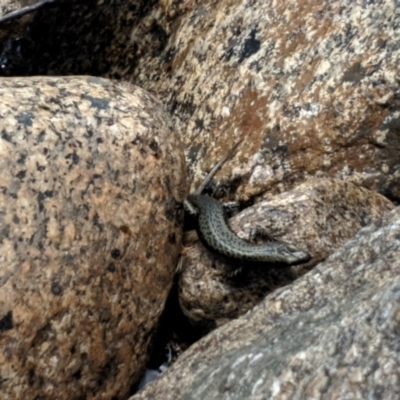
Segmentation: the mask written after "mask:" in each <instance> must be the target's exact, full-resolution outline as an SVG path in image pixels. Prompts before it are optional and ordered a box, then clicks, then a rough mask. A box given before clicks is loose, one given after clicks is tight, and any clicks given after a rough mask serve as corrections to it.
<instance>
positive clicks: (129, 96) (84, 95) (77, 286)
mask: <svg viewBox="0 0 400 400" xmlns="http://www.w3.org/2000/svg"><path fill="white" fill-rule="evenodd" d="M0 115H1V124H2V125H1V132H0V153H1V154H0V155H1V156H0V170H1V176H0V227H1V235H0V237H1V241H0V393H1V396H0V397H1V398H2V399H10V400H14V399H15V400H19V399H22V398H23V399H28V400H29V399H39V398H40V399H46V400H50V399H57V400H63V399H68V400H70V399H78V398H91V399H100V398H101V399H125V398H126V396H128V395H129V390H130V386H131V385H132V384H133V382H134V381H135V380H136V379H137V378H138V376H139V374H140V372H141V370H142V369H143V367H144V364H145V362H146V348H147V345H148V343H149V340H150V338H151V334H152V331H153V329H154V326H155V324H156V323H157V321H158V318H159V316H160V314H161V312H162V310H163V307H164V303H165V301H166V297H167V295H168V291H169V289H170V287H171V284H172V280H173V276H174V272H175V265H176V261H177V256H178V254H179V251H180V248H179V243H180V241H181V230H182V227H181V223H180V222H181V221H179V219H180V217H179V214H180V213H179V212H178V213H177V211H179V208H178V209H177V208H176V205H177V202H181V201H182V200H183V199H184V197H185V196H186V193H185V189H186V186H185V164H184V159H183V151H182V150H181V144H180V141H179V138H178V136H177V135H176V133H174V130H173V129H171V126H170V125H169V119H168V116H167V115H166V114H165V113H164V112H163V111H162V107H161V106H160V104H159V103H158V102H157V101H156V100H155V99H154V98H153V97H152V96H151V95H150V94H148V93H147V92H145V91H143V90H142V89H139V88H137V87H135V86H133V85H130V84H127V83H116V82H110V81H108V80H105V79H101V78H90V77H69V78H68V77H66V78H46V77H36V78H2V79H1V80H0Z"/></svg>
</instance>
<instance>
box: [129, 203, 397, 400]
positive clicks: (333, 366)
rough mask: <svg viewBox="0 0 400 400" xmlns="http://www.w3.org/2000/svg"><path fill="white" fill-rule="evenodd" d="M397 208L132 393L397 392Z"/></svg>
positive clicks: (271, 395) (289, 395)
mask: <svg viewBox="0 0 400 400" xmlns="http://www.w3.org/2000/svg"><path fill="white" fill-rule="evenodd" d="M399 232H400V208H396V209H394V210H393V211H391V212H389V213H387V214H385V216H384V217H383V218H382V219H379V220H377V221H376V222H374V223H372V224H371V225H369V226H367V227H365V228H363V229H362V230H361V231H360V232H359V233H358V234H357V235H356V236H355V237H354V238H353V239H352V240H350V241H349V242H347V243H346V244H345V245H344V246H342V247H341V248H340V249H339V250H338V251H337V252H335V253H334V254H332V255H331V256H330V257H329V258H328V259H327V260H326V261H325V262H323V263H321V264H319V265H318V266H317V267H315V268H314V269H313V270H312V271H310V272H309V273H307V274H306V275H304V276H303V277H301V278H300V279H298V280H297V281H296V282H294V283H293V284H291V285H289V286H286V287H284V288H281V289H278V290H276V291H275V292H274V293H272V294H271V295H269V296H267V297H266V298H265V300H264V301H263V302H262V303H261V304H260V305H258V306H256V307H255V308H254V309H253V310H251V311H250V312H248V313H247V314H246V315H244V316H242V317H240V318H238V319H236V320H234V321H231V322H229V323H227V324H225V325H224V326H222V327H221V328H219V329H217V330H215V331H214V332H212V333H210V334H209V335H207V336H206V337H204V338H203V339H201V340H200V341H199V342H197V343H195V344H194V345H193V346H191V347H190V348H189V349H188V350H187V351H186V352H185V353H184V354H183V355H182V356H181V357H180V358H179V359H178V360H177V362H176V363H175V364H174V365H173V366H172V367H171V368H170V369H169V370H167V371H166V372H165V374H164V375H163V376H161V377H160V379H158V380H157V381H155V382H152V383H150V384H149V385H148V386H147V387H146V388H145V389H144V390H143V392H140V393H138V394H137V395H135V396H133V397H131V398H130V400H139V399H142V400H145V399H158V398H162V399H164V400H172V399H173V400H179V399H193V400H194V399H199V398H201V399H215V400H217V399H218V400H221V399H232V400H236V399H237V400H242V399H249V400H260V399H299V398H306V399H321V398H323V399H328V400H333V399H345V398H346V399H350V398H351V399H357V400H358V399H359V400H363V399H368V398H371V399H375V398H380V399H390V400H392V399H393V400H394V399H398V398H399V396H400V386H399V380H400V369H399V364H400V352H399V347H400V342H399V340H400V339H399V324H400V318H399V316H400V240H399Z"/></svg>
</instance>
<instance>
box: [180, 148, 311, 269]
mask: <svg viewBox="0 0 400 400" xmlns="http://www.w3.org/2000/svg"><path fill="white" fill-rule="evenodd" d="M240 143H241V141H240V142H238V143H237V144H236V145H235V146H234V147H233V148H232V149H231V151H230V152H229V153H228V154H227V155H226V156H225V157H224V158H223V159H222V160H221V161H219V162H218V163H217V164H216V165H215V167H214V168H213V169H212V170H211V172H210V173H209V174H208V175H207V177H206V178H205V179H204V181H203V182H202V184H201V185H200V186H199V187H198V188H197V190H196V191H195V192H194V193H193V194H192V195H190V196H189V197H188V199H187V200H186V202H185V204H186V207H187V208H188V210H189V211H190V212H191V213H193V214H195V215H196V230H197V234H198V236H199V239H200V240H201V242H202V243H203V245H204V246H205V247H206V248H207V249H208V250H210V251H211V252H213V253H217V254H219V255H222V256H224V257H225V258H228V259H233V260H238V261H248V262H260V263H285V264H295V263H299V262H302V261H307V260H308V259H309V258H310V256H309V255H308V254H307V253H306V252H304V251H302V250H299V249H298V248H297V247H296V246H294V245H291V244H289V243H285V242H280V241H269V242H267V243H264V244H255V243H251V242H248V241H246V240H243V239H241V238H239V237H238V236H237V235H235V234H234V233H233V232H232V231H231V229H230V228H229V226H228V224H227V220H226V216H225V213H224V210H223V208H222V205H221V204H220V203H219V202H218V201H217V200H216V199H214V198H212V197H210V196H206V195H202V194H201V193H202V191H203V190H204V188H205V186H206V185H207V184H208V183H209V182H210V180H211V179H212V178H213V176H214V175H215V174H216V172H217V171H218V170H219V169H220V168H221V166H222V165H223V164H224V163H225V161H226V160H227V159H228V158H229V157H231V156H232V154H233V153H234V151H235V150H236V148H237V147H238V145H239V144H240Z"/></svg>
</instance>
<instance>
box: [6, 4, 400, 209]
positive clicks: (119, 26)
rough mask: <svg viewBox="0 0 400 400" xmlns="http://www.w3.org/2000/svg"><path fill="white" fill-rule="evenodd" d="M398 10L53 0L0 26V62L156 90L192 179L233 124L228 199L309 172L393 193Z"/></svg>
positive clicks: (274, 189)
mask: <svg viewBox="0 0 400 400" xmlns="http://www.w3.org/2000/svg"><path fill="white" fill-rule="evenodd" d="M399 23H400V12H399V7H398V6H397V3H396V2H394V1H392V0H377V1H369V2H367V1H363V2H348V1H345V0H332V1H329V2H327V1H324V0H316V1H313V2H312V3H309V2H298V1H286V2H282V1H280V0H274V1H272V2H254V1H253V0H243V1H240V2H232V1H229V0H218V1H207V2H204V1H201V2H200V1H198V2H195V1H190V2H189V1H185V2H182V1H178V0H172V1H171V0H160V1H158V2H155V1H145V0H143V1H113V2H111V1H109V0H105V1H93V2H85V3H82V2H72V1H71V0H59V1H57V2H56V5H55V6H54V7H48V8H46V9H45V10H41V11H40V12H36V13H35V14H34V15H31V16H29V17H28V16H27V17H26V18H25V17H24V19H23V20H21V21H18V22H16V21H12V22H10V23H8V24H4V25H2V26H0V44H1V45H2V50H0V66H1V68H2V72H3V73H4V74H11V75H12V74H14V75H15V74H18V75H21V74H22V75H25V74H58V75H63V74H90V75H102V76H108V77H117V78H122V79H125V80H130V81H133V82H135V83H136V84H138V85H139V86H141V87H143V88H145V89H148V90H150V91H151V92H152V93H157V95H158V97H159V98H160V99H161V100H162V102H163V103H164V104H165V105H166V106H167V108H168V109H169V110H170V111H171V112H172V113H173V114H174V116H175V126H176V129H177V131H178V132H179V134H180V135H181V137H182V138H184V141H185V143H186V155H187V159H188V160H190V161H191V163H190V164H191V172H192V174H193V175H195V176H196V178H197V179H196V181H197V182H194V180H192V181H193V182H192V188H194V187H195V185H196V184H197V183H198V181H199V180H200V177H202V175H203V173H204V171H205V170H207V169H209V168H210V166H211V165H213V164H214V163H215V160H217V159H219V158H221V157H222V155H224V154H226V152H227V150H228V148H229V147H230V146H231V143H232V137H235V138H238V137H242V138H245V139H246V142H245V145H244V146H243V147H242V149H241V151H240V152H239V154H238V155H237V158H236V160H237V161H236V162H235V163H234V164H232V165H235V168H234V169H233V170H232V168H230V167H229V166H226V167H225V168H224V169H223V171H221V173H220V174H219V175H218V176H219V179H220V180H226V179H228V178H230V177H232V178H237V179H238V183H240V187H239V195H240V197H241V198H248V197H252V196H254V195H256V194H258V193H261V192H264V191H265V190H270V191H271V193H279V192H282V191H285V190H288V189H290V188H292V187H293V186H295V185H297V184H298V183H300V182H301V181H303V180H305V179H306V178H308V177H309V176H314V175H318V176H320V177H323V176H329V177H336V178H343V179H345V180H348V181H352V182H355V183H358V184H361V185H363V186H365V187H367V188H369V189H373V190H377V191H379V192H380V193H382V194H385V195H387V196H388V197H390V198H391V199H393V200H396V201H400V191H399V187H400V165H399V161H398V154H397V153H398V151H397V149H398V148H400V139H399V138H400V135H399V121H400V114H399V112H398V108H399V101H400V100H399V99H400V85H399V77H398V73H397V71H398V68H397V67H398V63H399V58H400V49H399V48H398V43H397V42H398V40H397V31H398V26H399ZM19 24H23V27H22V28H21V27H20V28H19V29H16V28H15V25H19ZM60 49H61V51H60Z"/></svg>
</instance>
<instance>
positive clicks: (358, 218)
mask: <svg viewBox="0 0 400 400" xmlns="http://www.w3.org/2000/svg"><path fill="white" fill-rule="evenodd" d="M393 207H394V205H393V204H392V203H391V202H390V201H389V200H388V199H386V198H385V197H383V196H381V195H380V194H378V193H375V192H371V191H369V190H367V189H364V188H361V187H358V186H355V185H353V184H351V183H345V182H343V181H339V180H328V179H311V180H309V181H307V182H305V183H304V184H302V185H299V186H298V187H296V188H295V189H293V190H292V191H290V192H287V193H283V194H281V195H277V196H275V197H274V198H273V199H270V200H265V201H262V202H260V203H257V204H255V205H254V206H252V207H249V208H246V209H245V210H243V211H242V212H241V213H240V214H238V215H236V216H235V217H233V218H232V219H231V220H230V224H231V227H232V229H233V230H234V231H235V232H236V233H237V234H238V235H240V236H241V237H243V238H248V237H249V234H250V231H251V229H252V228H255V227H257V228H258V229H259V230H260V231H262V232H263V233H264V234H267V235H269V236H271V237H273V238H275V239H279V240H283V241H285V242H288V243H292V244H294V245H296V246H297V247H298V248H300V249H302V250H304V251H307V252H308V253H309V254H310V255H311V256H312V258H311V260H310V261H308V262H307V263H303V264H300V265H296V266H291V267H282V266H279V267H274V266H273V265H272V266H271V265H268V264H266V265H263V266H257V267H256V266H254V265H246V264H244V265H243V267H242V268H241V269H238V270H236V271H235V269H234V267H232V266H231V265H229V264H226V263H223V262H221V261H219V260H217V259H216V258H215V257H213V256H212V255H211V254H210V253H209V252H208V251H207V250H206V249H205V248H204V247H203V246H202V245H201V243H199V241H198V240H197V238H195V239H194V240H192V241H191V243H190V244H189V243H188V244H187V245H186V246H185V247H184V253H183V254H184V261H183V267H182V272H181V274H180V277H179V283H178V285H179V301H180V304H181V307H182V310H183V311H184V313H185V314H186V316H187V317H188V318H189V319H190V320H191V322H192V323H193V324H194V325H197V326H199V327H203V329H206V330H207V329H210V328H213V327H215V326H220V325H222V324H223V323H225V322H227V321H229V320H231V319H233V318H237V317H238V316H239V315H241V314H244V313H245V312H246V311H248V310H249V309H251V308H252V307H254V306H255V305H256V304H257V303H259V302H260V301H261V300H262V299H263V298H264V297H265V296H266V295H267V294H268V293H270V292H272V291H273V290H274V289H276V288H278V287H281V286H284V285H287V284H288V283H291V282H292V281H294V280H295V279H296V278H298V277H299V276H301V275H303V274H304V273H305V272H307V271H309V270H310V269H311V268H312V267H314V266H315V265H317V264H318V263H319V262H321V261H323V260H324V259H326V258H327V257H328V256H329V255H330V254H332V253H333V252H334V251H335V250H337V249H339V248H340V247H341V246H342V245H343V244H344V243H345V242H346V241H348V240H349V239H351V238H352V237H353V236H354V235H355V234H356V233H357V232H358V231H359V230H360V229H361V228H362V227H364V226H366V225H368V224H369V223H371V222H372V221H374V220H376V219H377V218H379V217H381V216H382V215H383V214H384V213H385V212H386V211H388V210H391V209H393ZM264 240H265V239H264Z"/></svg>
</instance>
